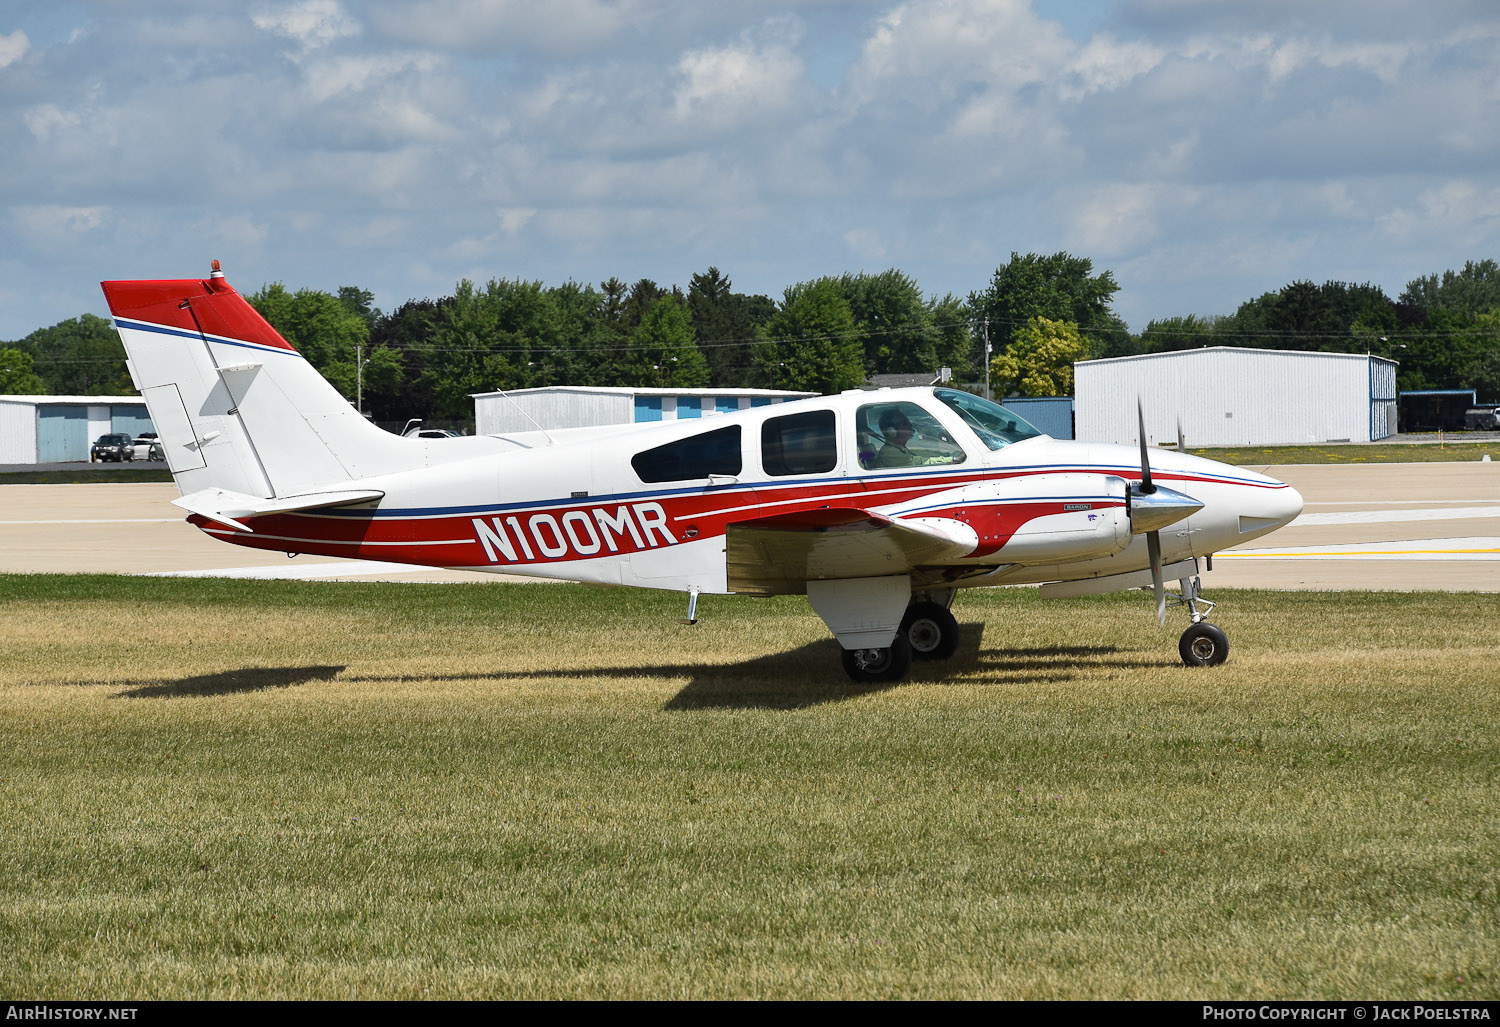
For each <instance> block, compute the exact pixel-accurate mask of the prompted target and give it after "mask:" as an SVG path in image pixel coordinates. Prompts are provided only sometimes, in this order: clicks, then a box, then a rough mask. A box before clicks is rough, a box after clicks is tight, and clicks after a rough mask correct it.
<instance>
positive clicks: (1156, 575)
mask: <svg viewBox="0 0 1500 1027" xmlns="http://www.w3.org/2000/svg"><path fill="white" fill-rule="evenodd" d="M1146 552H1147V553H1149V554H1150V555H1151V587H1152V588H1153V589H1155V590H1156V620H1157V623H1159V624H1165V623H1166V622H1167V589H1166V586H1165V585H1164V584H1163V583H1162V580H1161V533H1160V532H1157V531H1152V532H1148V533H1147V534H1146Z"/></svg>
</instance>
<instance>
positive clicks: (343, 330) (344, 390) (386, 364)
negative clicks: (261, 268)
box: [245, 282, 405, 409]
mask: <svg viewBox="0 0 1500 1027" xmlns="http://www.w3.org/2000/svg"><path fill="white" fill-rule="evenodd" d="M339 292H340V295H339V296H334V295H332V294H330V293H326V292H321V291H319V290H316V289H298V290H297V291H296V292H288V291H287V289H286V287H285V286H284V285H282V284H281V283H280V282H273V283H271V284H270V285H266V286H263V287H262V288H261V289H260V290H259V291H257V292H254V293H252V294H251V295H249V296H247V297H245V298H246V300H248V301H249V303H250V305H251V306H252V307H254V308H255V309H256V310H257V311H259V312H260V315H261V317H264V318H265V319H266V320H267V321H268V322H270V324H271V327H273V328H275V329H276V331H277V332H279V333H280V334H281V337H282V338H284V339H286V341H287V342H289V343H291V344H292V345H293V346H295V347H296V349H297V351H298V352H299V353H301V354H302V355H303V356H304V357H306V358H307V362H308V363H310V364H312V366H313V367H315V368H317V369H318V372H319V373H320V374H322V375H323V377H324V378H327V379H328V381H329V383H330V384H332V385H333V387H334V388H336V389H338V390H339V392H340V393H341V394H342V395H343V396H344V398H345V399H348V400H349V401H350V402H353V401H354V400H355V399H356V398H359V396H360V386H361V382H362V383H363V396H364V398H365V401H366V402H365V406H366V409H369V408H370V406H371V402H370V401H372V400H373V401H375V405H376V406H379V407H381V408H384V407H386V406H387V405H389V403H390V401H391V398H392V397H393V396H394V395H395V394H396V393H397V391H398V390H399V389H400V387H401V384H402V382H403V381H404V380H405V366H404V365H405V357H404V354H402V353H401V352H399V351H397V350H391V349H385V348H380V349H377V348H375V347H371V346H370V345H369V339H370V322H369V321H367V320H366V317H365V314H362V313H360V312H359V310H358V309H356V308H357V306H358V303H351V301H350V297H351V296H352V297H354V299H355V300H357V299H358V298H359V297H360V296H368V295H369V294H368V293H364V292H362V291H361V290H358V289H356V288H355V287H354V286H345V287H344V288H343V289H341V290H339ZM366 312H367V313H368V311H366ZM361 356H363V359H364V361H365V365H364V374H363V379H361V375H360V367H359V361H360V359H361Z"/></svg>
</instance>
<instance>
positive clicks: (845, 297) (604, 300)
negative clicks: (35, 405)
mask: <svg viewBox="0 0 1500 1027" xmlns="http://www.w3.org/2000/svg"><path fill="white" fill-rule="evenodd" d="M1118 291H1119V285H1118V283H1117V282H1116V281H1115V279H1114V276H1113V274H1112V273H1111V272H1110V271H1108V270H1103V271H1097V272H1096V271H1095V269H1094V267H1093V263H1092V261H1090V260H1089V259H1088V258H1086V257H1077V256H1073V255H1071V254H1068V253H1056V254H1051V255H1041V254H1035V253H1031V254H1026V255H1024V256H1023V255H1021V254H1017V253H1012V254H1011V258H1010V260H1009V261H1007V262H1006V263H1005V264H1003V265H1001V266H1000V267H998V268H996V269H995V272H994V274H993V275H992V276H991V278H990V281H989V282H988V284H987V285H986V287H985V288H984V289H982V290H978V291H975V292H971V293H970V294H969V295H968V296H967V297H963V298H960V297H957V296H954V295H952V294H949V295H945V296H942V297H940V298H939V297H929V296H925V295H924V294H923V293H922V291H921V289H920V288H919V287H918V285H917V283H916V281H915V280H913V279H912V278H911V277H910V276H908V275H906V274H904V273H903V272H901V271H899V270H897V269H894V268H893V269H890V270H887V271H882V272H879V273H873V274H871V273H863V272H861V273H858V274H843V275H839V276H837V277H833V276H828V277H823V278H818V279H815V280H813V281H808V282H800V283H798V284H796V285H792V286H790V287H788V288H787V289H786V290H785V292H784V293H783V295H782V297H781V299H780V300H773V299H772V298H771V297H769V296H763V295H753V294H746V293H739V292H736V291H734V287H733V283H732V282H731V281H730V279H729V278H728V277H726V276H725V275H724V274H723V273H722V272H720V271H719V269H718V268H716V267H710V268H709V269H708V270H707V271H704V272H703V273H701V274H695V275H693V276H692V278H691V280H690V281H689V283H688V287H687V289H686V290H683V289H682V288H680V287H679V286H675V285H674V286H671V287H665V286H661V285H659V284H657V283H656V282H653V281H651V280H650V279H645V278H643V279H640V280H638V281H636V282H635V283H634V284H630V285H627V284H626V283H625V282H623V281H621V280H619V279H617V278H610V279H609V280H607V281H604V282H601V283H599V285H598V286H597V287H595V286H593V285H584V284H580V283H577V282H572V281H569V282H564V283H563V284H561V285H555V286H546V285H544V284H543V283H541V282H539V281H528V280H524V279H519V278H517V279H501V278H496V279H491V280H490V281H488V282H486V283H484V284H482V285H481V284H478V283H475V282H472V281H468V280H465V281H461V282H459V283H458V285H457V286H456V288H455V289H454V291H453V293H452V295H449V296H444V297H441V298H439V299H436V300H434V299H430V298H429V299H421V300H408V301H407V302H405V303H403V304H401V305H400V306H398V307H396V308H395V309H394V310H391V311H389V312H384V311H381V310H378V309H376V308H375V307H374V305H373V303H374V296H373V294H371V293H370V292H368V291H366V290H364V289H361V288H359V287H357V286H344V287H342V288H340V289H339V290H338V291H337V292H336V293H329V292H323V291H319V290H314V289H298V290H296V291H292V290H289V289H287V288H286V287H285V286H284V285H282V284H281V283H273V284H270V285H266V286H264V287H262V288H261V289H259V290H258V291H256V292H254V293H251V294H249V295H248V296H247V297H246V299H247V300H249V302H250V303H251V304H252V305H253V306H254V307H255V308H256V309H257V310H258V311H259V312H260V313H261V315H262V316H264V317H265V318H266V320H267V321H269V322H270V323H271V324H272V325H273V326H274V327H275V328H276V329H277V331H279V332H280V333H281V334H282V335H283V336H285V337H286V339H287V340H288V341H289V342H291V343H292V345H294V346H296V347H297V349H298V350H300V351H301V352H302V353H303V355H304V356H306V357H307V359H308V360H309V361H310V362H311V363H312V364H313V365H314V366H315V367H317V368H318V369H319V371H321V372H322V373H323V374H324V375H325V376H326V377H327V378H328V379H329V381H331V382H332V383H333V384H334V386H335V387H337V388H338V389H339V390H340V391H341V392H343V394H344V395H346V396H348V397H349V398H350V399H351V400H352V399H354V398H355V396H356V393H357V392H358V393H359V394H360V396H361V398H362V400H363V403H364V408H365V410H366V412H367V413H369V414H370V415H371V416H372V417H374V418H375V419H376V420H385V421H396V420H404V419H405V418H407V417H411V416H419V417H425V418H427V419H430V420H467V419H469V418H470V417H471V416H472V412H473V404H472V401H471V400H470V399H469V396H470V394H471V393H475V392H489V391H493V390H495V389H507V390H508V389H520V388H529V387H535V386H543V385H623V386H659V387H669V388H699V387H724V388H743V387H762V388H777V389H795V390H799V391H811V392H824V393H827V392H837V391H840V390H842V389H847V388H853V387H855V386H858V385H860V384H862V383H863V382H864V381H865V380H866V379H867V378H868V377H869V376H871V375H875V374H886V373H899V372H907V373H921V374H928V373H933V372H935V371H936V369H937V368H939V367H942V366H947V367H951V368H952V369H953V372H954V376H955V378H956V379H957V380H958V381H961V382H979V381H983V380H984V378H985V371H986V369H988V371H989V373H990V378H991V383H992V387H993V388H994V391H995V393H996V394H997V395H1015V394H1021V395H1066V394H1069V393H1071V391H1072V388H1073V382H1072V365H1073V363H1074V362H1075V361H1077V360H1084V359H1090V358H1096V357H1112V356H1128V355H1133V354H1139V353H1156V352H1165V351H1170V350H1180V349H1189V348H1196V347H1200V346H1244V347H1253V348H1263V349H1299V350H1324V351H1334V352H1360V353H1363V352H1372V353H1377V354H1379V355H1382V356H1390V357H1394V358H1395V359H1397V360H1399V361H1400V362H1401V366H1400V372H1399V376H1398V383H1399V386H1400V388H1402V389H1422V388H1460V387H1461V388H1475V389H1478V391H1479V392H1480V393H1481V398H1491V397H1500V266H1497V265H1496V262H1495V261H1493V260H1481V261H1470V262H1468V263H1466V264H1465V265H1464V267H1463V268H1462V269H1461V270H1457V271H1454V270H1449V271H1444V272H1441V273H1435V274H1431V275H1427V276H1424V277H1421V278H1417V279H1414V280H1413V281H1412V282H1410V283H1409V284H1408V285H1407V287H1406V289H1405V290H1403V291H1402V293H1401V294H1400V295H1399V296H1398V297H1397V298H1396V299H1394V300H1392V299H1390V298H1389V297H1387V296H1386V295H1385V293H1384V292H1383V291H1382V290H1381V289H1380V288H1379V287H1378V286H1375V285H1371V284H1368V283H1366V284H1363V285H1357V284H1353V283H1348V282H1335V281H1330V282H1325V283H1323V284H1322V285H1317V284H1314V283H1313V282H1310V281H1295V282H1291V283H1289V284H1287V285H1286V286H1283V287H1282V288H1281V289H1280V290H1278V291H1276V292H1267V293H1265V294H1263V295H1261V296H1259V297H1256V298H1254V299H1251V300H1247V301H1246V302H1244V303H1242V304H1240V306H1239V308H1238V309H1237V310H1236V311H1235V312H1234V313H1232V314H1228V315H1223V316H1213V317H1201V316H1198V315H1187V316H1181V317H1170V318H1163V319H1160V320H1153V321H1151V322H1150V323H1149V324H1148V325H1147V326H1146V329H1145V330H1144V331H1142V332H1140V333H1139V334H1133V333H1131V332H1130V330H1129V329H1128V327H1127V326H1126V325H1125V323H1124V322H1123V321H1122V320H1121V319H1120V318H1119V317H1118V315H1116V314H1115V312H1114V310H1113V307H1112V303H1113V298H1114V295H1115V293H1116V292H1118ZM987 353H988V355H989V356H988V360H987V359H986V354H987ZM133 391H134V390H133V389H132V388H131V385H130V379H129V375H128V374H127V373H126V371H125V366H124V352H123V349H122V347H121V346H120V343H119V339H118V337H117V336H116V335H115V333H114V331H113V329H112V328H111V326H110V324H109V322H108V321H106V320H105V319H103V318H99V317H95V316H94V315H91V314H85V315H83V316H81V317H79V318H75V319H72V320H68V321H63V322H61V323H59V324H56V325H53V326H51V327H50V328H43V329H39V330H38V331H36V332H33V333H32V334H31V335H28V336H27V337H26V338H24V339H21V340H19V341H17V342H12V343H0V393H21V394H53V395H105V394H128V393H132V392H133Z"/></svg>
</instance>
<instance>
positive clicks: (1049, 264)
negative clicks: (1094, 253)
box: [969, 252, 1130, 356]
mask: <svg viewBox="0 0 1500 1027" xmlns="http://www.w3.org/2000/svg"><path fill="white" fill-rule="evenodd" d="M1093 272H1094V265H1093V262H1092V261H1091V260H1089V259H1088V258H1087V257H1075V256H1073V255H1072V254H1069V253H1054V254H1052V255H1051V256H1050V257H1044V256H1041V255H1040V254H1036V253H1028V254H1027V255H1026V256H1024V257H1023V256H1021V255H1020V254H1017V253H1014V252H1013V253H1011V255H1010V262H1009V263H1007V264H1004V265H1002V266H1001V267H999V268H996V269H995V274H994V276H993V277H992V278H991V279H990V284H989V287H988V288H987V289H985V291H984V292H981V293H970V294H969V307H970V309H971V311H972V316H973V318H974V320H975V321H988V328H989V336H990V344H991V346H992V347H993V348H994V350H995V351H996V352H997V353H1003V352H1004V351H1005V349H1006V348H1007V347H1008V346H1009V345H1010V341H1011V338H1012V337H1013V336H1014V335H1015V333H1016V332H1018V331H1020V329H1021V328H1022V326H1024V325H1025V324H1026V323H1027V322H1028V321H1030V320H1031V319H1032V318H1033V317H1045V318H1047V319H1048V320H1051V321H1071V322H1072V323H1073V324H1075V325H1078V326H1079V330H1080V334H1081V335H1082V336H1083V337H1084V338H1085V339H1087V340H1088V341H1089V346H1090V354H1091V355H1094V354H1097V355H1101V356H1102V355H1108V354H1110V353H1112V352H1113V351H1114V350H1117V349H1127V350H1128V349H1129V347H1130V332H1129V330H1128V329H1126V327H1125V324H1124V322H1122V321H1121V320H1120V319H1119V317H1117V316H1116V315H1115V313H1114V312H1113V311H1112V310H1111V309H1110V302H1111V300H1112V299H1113V298H1114V294H1115V293H1116V292H1118V291H1119V289H1120V286H1119V285H1118V284H1117V283H1116V282H1115V279H1114V275H1112V274H1111V273H1110V272H1108V271H1101V272H1100V273H1099V274H1097V275H1096V274H1094V273H1093Z"/></svg>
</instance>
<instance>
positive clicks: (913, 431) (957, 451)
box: [854, 403, 965, 471]
mask: <svg viewBox="0 0 1500 1027" xmlns="http://www.w3.org/2000/svg"><path fill="white" fill-rule="evenodd" d="M854 444H855V448H856V451H857V453H858V457H859V466H860V467H862V468H864V469H865V470H867V471H873V470H876V469H878V468H885V467H940V466H943V465H945V464H961V463H963V462H964V459H965V454H964V451H963V447H962V446H960V445H959V444H958V443H956V442H954V441H953V436H951V435H950V434H948V429H946V428H944V427H943V426H942V424H941V423H940V422H939V421H938V419H937V418H936V417H933V416H932V415H931V414H929V413H928V412H927V411H926V410H923V409H922V408H921V407H919V406H917V404H915V403H867V404H866V405H864V406H862V407H860V408H859V410H858V411H856V412H855V415H854Z"/></svg>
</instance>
